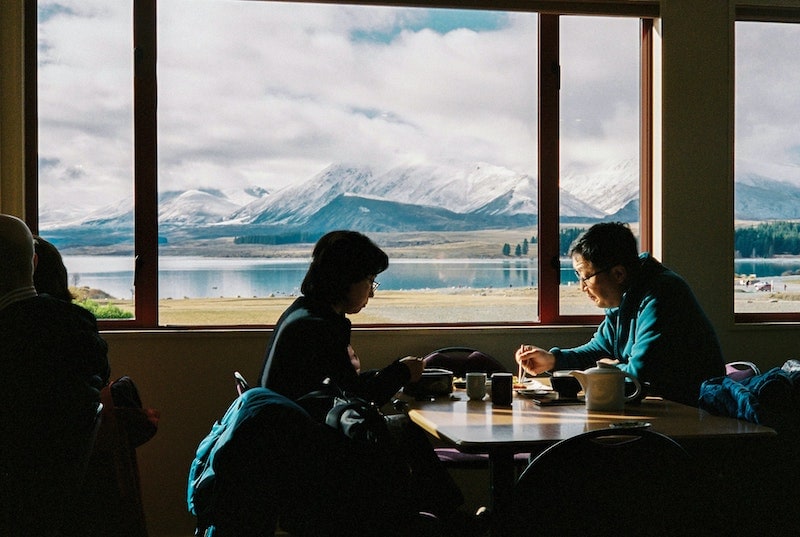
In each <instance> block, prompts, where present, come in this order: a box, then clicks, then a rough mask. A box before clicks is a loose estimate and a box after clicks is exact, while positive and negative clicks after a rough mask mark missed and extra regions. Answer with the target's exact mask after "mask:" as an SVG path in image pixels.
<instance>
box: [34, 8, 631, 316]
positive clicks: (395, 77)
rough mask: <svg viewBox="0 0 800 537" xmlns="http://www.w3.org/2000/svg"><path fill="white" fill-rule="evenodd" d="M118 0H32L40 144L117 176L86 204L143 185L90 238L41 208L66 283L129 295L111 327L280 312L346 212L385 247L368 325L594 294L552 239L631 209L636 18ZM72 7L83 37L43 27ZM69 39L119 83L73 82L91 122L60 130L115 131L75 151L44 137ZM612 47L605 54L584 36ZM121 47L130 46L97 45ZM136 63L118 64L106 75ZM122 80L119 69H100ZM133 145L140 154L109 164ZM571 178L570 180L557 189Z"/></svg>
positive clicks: (50, 180) (64, 22)
mask: <svg viewBox="0 0 800 537" xmlns="http://www.w3.org/2000/svg"><path fill="white" fill-rule="evenodd" d="M73 4H74V5H73ZM106 4H107V3H106V2H101V1H99V0H98V1H97V2H89V1H85V0H82V1H80V2H77V1H75V2H72V3H71V2H63V1H62V2H59V3H58V4H57V5H58V6H59V7H58V8H56V7H55V6H56V4H54V3H51V2H46V1H44V0H40V1H39V14H40V22H39V29H38V31H39V84H40V85H39V88H40V89H39V91H40V97H39V98H40V102H41V101H42V100H43V99H50V100H52V102H53V106H52V107H46V108H42V107H41V105H40V110H39V115H40V139H41V141H42V143H41V146H40V154H41V155H42V158H43V160H42V162H45V163H48V162H50V161H49V160H45V159H50V158H52V159H53V162H58V163H59V164H60V166H62V167H63V168H65V169H68V168H70V167H72V168H75V167H79V166H80V165H81V164H82V163H87V162H88V163H91V164H92V166H93V167H94V168H95V169H97V170H98V173H97V174H96V175H97V177H96V178H97V179H98V180H97V181H92V180H91V179H92V177H90V178H89V179H90V180H89V181H86V182H85V184H86V185H87V186H89V185H90V184H91V186H93V187H104V188H105V187H111V186H112V185H113V189H112V188H107V189H106V190H104V191H103V192H102V194H100V195H92V196H87V197H85V198H83V199H82V200H81V202H80V205H81V206H86V210H85V214H86V215H88V214H90V210H89V208H88V207H89V205H90V202H91V204H94V203H95V202H97V205H98V209H99V210H100V211H101V214H102V215H103V216H104V217H105V218H106V221H111V220H112V217H116V215H117V213H116V212H113V211H112V210H111V207H112V204H113V203H115V202H119V201H121V200H123V199H126V197H125V196H124V195H122V194H121V192H122V190H124V189H125V188H128V189H130V187H131V185H134V191H135V204H133V203H132V202H131V201H128V202H125V203H127V205H126V206H125V209H126V214H127V218H128V220H127V225H128V228H127V229H128V230H129V231H128V235H126V236H124V237H121V238H120V239H119V240H116V236H115V235H113V234H111V233H107V232H106V231H105V230H104V231H101V232H95V233H94V234H93V236H92V237H91V240H88V241H87V240H86V233H85V231H86V229H87V228H86V226H85V224H84V225H83V226H82V227H75V226H63V225H59V226H56V225H54V224H53V222H54V221H56V218H54V217H55V213H53V212H52V209H51V208H50V207H51V206H50V205H48V204H47V203H46V201H47V199H48V198H46V196H44V195H43V196H42V203H41V205H40V212H41V213H43V214H42V218H41V223H42V224H41V234H42V235H43V236H45V238H49V237H50V236H52V237H53V238H59V237H61V235H56V232H59V233H62V234H63V236H66V235H67V234H68V233H72V234H73V236H74V237H76V242H71V243H67V242H61V243H59V242H58V241H54V242H56V243H57V245H59V246H60V247H62V251H63V253H64V255H65V259H66V261H67V264H68V269H69V270H70V273H71V274H72V278H73V281H74V282H76V283H79V284H80V285H86V286H89V287H92V288H98V289H102V290H104V291H106V292H108V294H110V295H112V296H113V297H114V298H113V299H110V300H109V302H110V304H111V305H112V306H117V307H119V308H121V309H123V310H125V311H135V319H134V320H131V321H121V322H118V323H117V324H115V325H114V326H124V325H126V324H127V325H131V326H139V327H149V326H157V325H180V326H210V325H215V326H216V325H247V324H257V325H268V324H272V323H274V322H275V320H277V317H278V315H279V314H280V313H281V312H282V311H283V309H284V308H285V307H286V306H287V305H288V304H289V303H290V302H291V300H293V297H294V296H295V295H296V294H297V293H298V292H299V284H300V281H301V280H302V276H303V274H304V272H305V269H306V267H307V263H308V259H309V257H310V252H311V248H312V246H313V242H314V241H315V240H316V239H317V238H318V237H319V236H321V234H322V233H324V232H325V231H328V230H330V229H334V228H340V227H350V228H353V229H358V230H360V231H364V232H365V233H366V234H367V235H369V236H370V237H372V238H373V239H374V240H375V241H376V242H377V243H378V244H379V245H380V246H381V247H383V248H384V249H385V250H386V251H387V253H389V255H390V259H391V264H390V268H389V270H387V272H385V273H384V274H382V275H380V277H379V278H378V279H379V281H380V282H381V288H380V290H379V292H378V293H377V296H376V298H375V299H374V300H372V301H371V302H370V306H369V308H367V309H365V310H364V311H363V312H362V313H360V314H359V315H358V316H357V317H355V318H354V319H353V320H354V322H357V323H362V324H416V323H422V324H450V323H456V324H481V323H490V324H493V323H532V322H569V316H570V315H583V316H585V315H587V314H588V315H597V314H598V313H599V312H598V311H597V310H596V309H594V308H593V307H592V306H591V305H590V309H587V308H586V307H585V305H584V303H583V301H582V300H581V299H580V297H575V296H574V293H572V294H570V291H573V290H574V288H573V289H570V288H569V287H570V286H569V281H568V280H567V279H564V280H563V281H562V279H561V278H562V276H561V274H568V275H571V274H572V271H571V270H570V269H568V267H570V265H569V261H568V260H565V259H564V258H563V256H559V246H558V245H559V239H560V237H563V236H566V235H568V234H569V233H571V232H573V231H574V230H575V229H578V228H581V227H585V226H586V225H589V224H590V223H591V222H593V221H597V220H598V219H603V218H615V219H625V220H628V221H630V222H632V223H633V225H634V226H636V227H638V225H639V216H638V210H637V209H638V199H639V184H640V181H641V177H640V172H639V167H640V166H639V138H640V136H641V134H640V130H641V129H640V123H641V117H642V115H643V114H642V111H641V110H640V104H639V95H640V89H639V77H640V73H641V72H642V71H643V70H642V68H641V63H642V61H643V60H642V59H640V58H639V57H638V55H637V54H638V51H639V46H640V32H639V28H640V19H639V18H635V17H628V18H625V17H604V16H592V17H587V16H572V15H569V16H568V15H563V16H555V15H539V14H536V13H525V12H510V11H509V12H506V11H496V10H486V11H482V10H457V9H429V8H425V9H423V8H408V7H392V6H358V5H341V4H303V3H277V2H244V1H241V0H202V1H188V0H163V1H160V2H158V10H157V11H156V6H155V2H153V1H152V0H133V1H132V3H131V4H128V5H124V4H123V5H122V6H121V7H120V6H118V5H116V4H114V5H106ZM131 11H132V12H133V14H134V19H135V20H136V22H137V24H136V25H131V24H130V22H131V21H130V13H131ZM112 22H113V24H116V23H117V22H121V23H122V24H127V27H126V28H127V29H126V32H121V31H112V30H111V24H112ZM84 25H85V26H84ZM131 26H134V27H135V28H136V33H135V34H132V33H131ZM67 28H68V29H70V30H71V34H70V35H72V36H73V40H72V41H71V42H69V43H67V44H65V43H63V41H61V40H57V39H54V38H53V36H56V35H64V34H61V32H64V31H65V29H67ZM94 28H102V31H99V30H97V31H95V30H94ZM542 28H545V31H542V30H541V29H542ZM90 29H91V30H90ZM553 29H555V31H553ZM187 32H191V35H188V34H187ZM559 32H560V36H559ZM112 34H113V36H114V39H113V40H109V41H108V42H106V41H104V39H105V36H106V35H112ZM75 35H80V36H84V35H89V36H93V37H94V38H95V39H96V40H97V41H95V42H93V43H89V42H88V40H87V41H85V40H84V39H74V36H75ZM198 36H199V37H198ZM131 43H133V45H134V48H135V49H136V53H135V54H134V58H135V65H134V70H135V72H136V75H137V76H136V79H135V85H134V92H133V95H131V94H130V90H129V89H128V88H129V87H130V69H131V61H130V57H129V55H128V53H127V51H129V50H130V44H131ZM156 43H157V47H156ZM112 45H113V50H114V53H113V54H112V53H110V52H107V51H109V50H111V47H112ZM66 46H68V47H71V48H72V49H80V50H79V51H78V52H79V53H78V54H77V56H78V57H81V55H83V58H82V60H81V65H83V66H84V69H85V70H86V71H85V72H88V73H91V74H92V75H93V76H87V77H85V80H84V82H85V91H88V92H95V91H97V92H99V93H98V95H101V96H102V95H105V96H107V97H108V101H107V102H108V106H101V107H100V108H99V109H98V105H97V102H98V101H97V98H96V97H95V96H94V93H92V97H91V98H85V99H82V101H85V102H87V103H88V104H87V105H86V106H88V108H83V109H80V108H79V107H78V104H83V103H82V102H81V103H76V104H75V108H76V110H75V111H74V116H75V117H78V118H83V124H82V125H80V124H79V125H78V127H76V128H75V129H76V130H75V132H78V133H79V134H78V135H71V136H70V139H71V140H73V141H76V142H77V141H80V140H81V139H87V138H88V135H90V134H91V133H96V132H99V133H101V135H99V136H95V137H94V138H88V139H90V140H91V143H90V144H89V145H86V146H84V150H83V152H82V153H78V152H73V153H72V155H66V154H63V155H62V153H63V151H62V150H61V147H59V144H58V143H51V142H48V141H49V140H58V136H59V132H60V131H59V129H61V128H63V127H62V126H63V125H64V124H67V123H68V120H69V119H70V118H71V117H73V116H70V115H69V114H64V108H61V107H59V106H58V97H59V95H62V96H63V95H68V93H64V92H63V91H62V87H61V84H69V80H68V79H62V78H60V77H58V76H57V75H58V73H59V70H63V69H64V67H65V64H64V63H63V61H62V60H63V56H61V51H62V50H66V49H62V48H61V47H66ZM610 46H613V47H614V51H615V52H614V54H605V53H603V54H597V55H595V54H594V52H595V51H597V52H601V51H605V50H608V49H609V47H610ZM540 49H541V50H540ZM119 51H123V52H122V53H119ZM99 54H103V55H104V56H103V57H99V56H98V55H99ZM109 54H110V55H111V56H112V57H113V58H117V55H118V56H119V58H121V59H115V61H112V62H106V61H105V55H109ZM71 56H72V55H71ZM595 56H596V57H595ZM539 57H544V58H547V60H546V61H537V58H539ZM101 60H102V61H101ZM551 60H554V61H552V62H551ZM73 61H75V60H73ZM48 62H50V63H48ZM551 63H552V65H551ZM553 65H555V66H556V68H555V69H554V68H553V67H552V66H553ZM559 65H560V66H561V71H559V70H558V66H559ZM126 69H127V70H128V71H127V73H128V74H127V78H125V77H124V76H123V77H121V81H120V80H118V77H115V76H114V75H115V74H119V73H124V72H125V70H126ZM542 73H544V77H545V78H548V77H549V78H550V81H549V82H548V81H547V80H544V81H542V80H540V78H541V77H542V76H543V75H542ZM48 76H50V78H47V77H48ZM112 79H113V80H114V84H115V85H114V86H113V87H117V86H116V85H119V86H120V91H117V92H114V91H113V90H112V89H109V87H108V84H109V82H108V81H109V80H112ZM156 80H157V85H156ZM553 81H555V82H553ZM559 83H560V84H561V89H560V92H561V93H560V106H556V107H552V109H551V107H548V106H545V105H544V104H542V103H546V102H547V100H548V99H551V100H553V99H554V100H555V103H556V104H557V105H558V101H559ZM45 86H46V87H45ZM540 87H541V88H543V89H542V90H541V91H542V92H544V93H546V95H540V94H539V92H540V90H539V89H538V88H540ZM156 88H157V90H156ZM156 92H157V95H156ZM79 97H80V96H79ZM112 97H114V98H115V99H112ZM156 98H157V102H158V108H157V110H156V109H155V106H154V105H155V102H156ZM79 100H80V99H79ZM99 102H101V103H105V102H106V101H102V100H101V101H99ZM126 107H127V108H126ZM67 110H68V111H69V108H67ZM540 110H545V112H542V114H543V115H547V116H548V117H541V118H540V117H539V111H540ZM122 115H124V116H125V117H124V120H125V121H121V120H119V118H120V117H122ZM130 118H133V125H131V119H130ZM554 118H555V119H554ZM99 126H105V127H106V128H105V129H104V130H99V128H98V127H99ZM81 129H84V130H85V132H83V131H81ZM112 129H113V130H112ZM120 129H123V130H125V131H126V132H125V135H124V136H123V135H121V134H120V133H119V130H120ZM542 140H546V142H542ZM553 141H556V142H557V143H555V144H553V143H552V142H553ZM558 142H560V144H561V145H560V150H559V143H558ZM545 145H549V146H550V147H548V148H544V149H543V147H542V146H545ZM112 149H116V150H117V152H116V153H114V152H112V151H111V150H112ZM125 150H127V154H126V155H125V156H126V160H125V162H126V163H128V164H129V163H130V162H135V168H134V169H133V170H132V169H131V168H130V166H129V167H128V168H127V169H124V168H123V167H121V166H118V167H117V168H113V167H111V166H108V165H105V164H106V161H110V160H111V157H113V156H117V157H118V158H117V162H121V161H122V159H121V158H119V155H122V154H123V152H124V151H125ZM51 153H52V154H54V155H55V156H54V157H50V156H48V155H50V154H51ZM98 156H99V157H100V158H98ZM56 158H58V160H56ZM100 168H102V170H101V169H100ZM100 171H102V173H99V172H100ZM559 182H560V193H559V194H558V195H557V196H553V195H551V194H549V193H548V192H553V190H554V189H555V192H559ZM39 184H40V191H41V192H42V193H47V196H49V199H51V200H54V199H64V198H63V196H62V194H61V193H60V192H61V190H60V189H59V187H60V186H61V185H63V184H64V183H63V181H61V180H60V176H59V175H57V174H54V173H51V172H50V171H49V170H48V169H47V168H46V167H45V166H42V173H41V174H40V178H39ZM603 184H605V185H613V188H619V190H620V193H619V196H615V198H616V199H615V200H614V202H611V200H610V199H609V198H610V197H609V196H603V199H602V200H598V196H597V191H598V190H602V186H601V185H603ZM117 185H119V189H117ZM609 188H612V187H609ZM539 190H541V192H542V195H541V196H540V195H539ZM606 190H608V189H606ZM127 199H128V200H130V199H131V197H130V196H128V197H127ZM540 199H545V200H546V203H547V206H541V207H540V206H539V200H540ZM559 199H560V204H559V203H558V201H557V200H559ZM553 200H556V203H555V204H554V205H550V204H552V203H553ZM600 201H602V204H601V203H600ZM133 207H135V209H136V210H135V215H136V216H135V219H134V218H133V217H132V213H131V210H132V208H133ZM44 213H47V214H46V215H45V214H44ZM84 218H85V217H84ZM73 221H74V220H71V219H70V220H67V219H62V218H59V219H58V222H59V224H63V223H65V222H73ZM134 221H135V230H136V231H135V233H134V232H133V229H134V227H133V222H134ZM99 238H102V239H103V240H105V241H109V240H111V239H114V245H113V247H112V246H110V245H108V244H106V245H104V244H103V243H102V242H100V241H99V240H98V239H99ZM78 239H81V240H83V241H84V242H83V243H80V244H78V242H77V241H78ZM156 250H157V253H156ZM134 251H135V254H136V260H137V263H136V266H135V275H136V286H135V287H133V288H132V286H131V284H132V283H133V277H134V266H133V252H134ZM551 252H552V253H551ZM84 254H88V255H89V257H87V256H86V255H84ZM559 257H562V258H561V259H560V260H559ZM550 259H555V260H556V261H557V262H556V263H555V265H556V266H557V265H563V266H564V267H565V268H567V269H568V270H563V269H562V270H559V269H557V268H556V269H555V272H553V274H555V276H556V279H553V280H548V279H547V278H544V277H542V274H543V272H542V271H544V272H547V271H549V270H553V269H551V268H550V267H551V266H553V264H552V263H550ZM540 260H546V261H540ZM562 284H563V285H562ZM559 288H560V289H561V291H559ZM132 289H134V290H135V292H133V294H132ZM559 302H560V303H561V304H560V306H558V303H559ZM580 318H581V317H576V319H580Z"/></svg>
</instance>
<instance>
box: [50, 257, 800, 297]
mask: <svg viewBox="0 0 800 537" xmlns="http://www.w3.org/2000/svg"><path fill="white" fill-rule="evenodd" d="M64 263H65V264H66V266H67V270H68V272H69V275H70V282H69V283H70V285H75V286H88V287H91V288H95V289H102V290H103V291H105V292H106V293H109V294H110V295H112V296H114V297H117V298H130V297H131V296H132V292H133V259H132V258H129V257H123V256H65V257H64ZM159 263H160V267H159V289H160V293H159V294H160V297H161V298H184V297H189V298H214V297H266V296H281V295H296V294H299V292H300V282H302V280H303V276H304V275H305V273H306V269H307V268H308V260H306V259H299V260H284V259H250V258H208V257H162V258H161V259H160V260H159ZM798 269H800V260H798V259H793V260H785V259H781V260H769V261H765V260H752V259H749V260H737V261H736V264H735V268H734V270H735V271H736V273H737V274H757V275H758V276H759V277H770V276H779V275H781V274H782V273H784V272H785V271H787V270H798ZM378 281H379V282H380V284H381V289H388V290H421V289H445V288H457V287H466V288H500V287H531V286H535V285H537V283H538V268H537V267H536V262H535V260H530V259H445V260H438V259H396V260H392V261H391V264H390V266H389V269H388V270H387V271H386V272H384V273H383V274H381V275H380V276H379V277H378ZM576 281H577V279H576V278H575V274H574V273H573V272H572V266H571V265H570V264H569V263H567V262H562V268H561V282H562V283H565V284H566V283H575V282H576Z"/></svg>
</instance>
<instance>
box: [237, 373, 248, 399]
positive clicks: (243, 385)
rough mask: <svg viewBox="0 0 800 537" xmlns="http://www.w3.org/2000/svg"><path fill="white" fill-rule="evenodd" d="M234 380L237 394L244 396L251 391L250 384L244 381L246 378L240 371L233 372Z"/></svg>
mask: <svg viewBox="0 0 800 537" xmlns="http://www.w3.org/2000/svg"><path fill="white" fill-rule="evenodd" d="M233 379H234V381H235V382H236V393H238V394H239V395H242V394H243V393H244V392H246V391H247V390H249V389H250V384H248V383H247V381H246V380H245V379H244V376H243V375H242V374H241V373H239V372H238V371H234V372H233Z"/></svg>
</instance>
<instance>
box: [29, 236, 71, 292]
mask: <svg viewBox="0 0 800 537" xmlns="http://www.w3.org/2000/svg"><path fill="white" fill-rule="evenodd" d="M33 245H34V248H35V251H36V257H37V258H38V261H37V262H36V270H35V271H34V272H33V285H34V287H36V292H37V293H39V294H48V295H50V296H52V297H55V298H60V299H61V300H66V301H67V302H71V301H72V299H73V298H75V297H74V296H72V293H71V292H70V290H69V284H68V281H67V267H65V266H64V260H63V259H62V258H61V253H60V252H59V251H58V249H57V248H56V247H55V246H53V244H51V243H49V242H47V241H46V240H44V239H43V238H41V237H39V236H38V235H34V237H33Z"/></svg>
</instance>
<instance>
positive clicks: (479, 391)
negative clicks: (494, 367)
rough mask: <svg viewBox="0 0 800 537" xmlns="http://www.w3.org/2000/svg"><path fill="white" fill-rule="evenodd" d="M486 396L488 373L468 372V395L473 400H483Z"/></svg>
mask: <svg viewBox="0 0 800 537" xmlns="http://www.w3.org/2000/svg"><path fill="white" fill-rule="evenodd" d="M485 396H486V373H477V372H471V373H467V397H469V399H470V400H471V401H482V400H483V398H484V397H485Z"/></svg>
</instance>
